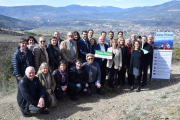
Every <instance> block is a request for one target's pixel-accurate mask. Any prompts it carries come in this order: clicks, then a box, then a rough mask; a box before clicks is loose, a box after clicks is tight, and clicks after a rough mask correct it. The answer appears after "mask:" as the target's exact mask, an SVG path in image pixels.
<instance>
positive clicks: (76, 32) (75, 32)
mask: <svg viewBox="0 0 180 120" xmlns="http://www.w3.org/2000/svg"><path fill="white" fill-rule="evenodd" d="M73 34H74V35H75V34H77V36H78V40H79V39H80V35H79V33H78V31H74V32H73Z"/></svg>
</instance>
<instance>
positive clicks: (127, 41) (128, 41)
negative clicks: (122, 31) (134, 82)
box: [125, 38, 132, 85]
mask: <svg viewBox="0 0 180 120" xmlns="http://www.w3.org/2000/svg"><path fill="white" fill-rule="evenodd" d="M125 46H126V48H127V67H128V71H129V64H130V54H131V49H132V43H131V39H130V38H126V43H125ZM127 74H128V85H130V81H131V75H130V74H129V73H128V72H127Z"/></svg>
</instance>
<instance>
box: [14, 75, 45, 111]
mask: <svg viewBox="0 0 180 120" xmlns="http://www.w3.org/2000/svg"><path fill="white" fill-rule="evenodd" d="M33 81H35V82H36V86H37V89H36V92H37V93H38V95H39V98H44V97H45V93H46V90H45V89H44V87H43V86H42V84H41V83H40V81H39V79H38V78H37V77H34V79H33ZM17 102H18V105H19V107H20V109H21V111H22V112H23V113H29V105H30V104H33V105H35V106H37V104H38V100H36V99H35V98H32V97H31V95H30V93H29V79H28V78H27V76H26V75H25V76H24V77H23V78H22V79H21V80H20V81H19V83H18V94H17Z"/></svg>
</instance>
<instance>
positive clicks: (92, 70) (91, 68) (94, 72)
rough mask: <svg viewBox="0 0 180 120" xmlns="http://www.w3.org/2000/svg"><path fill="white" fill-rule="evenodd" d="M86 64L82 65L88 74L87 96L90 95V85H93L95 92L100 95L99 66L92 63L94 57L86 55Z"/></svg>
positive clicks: (89, 54)
mask: <svg viewBox="0 0 180 120" xmlns="http://www.w3.org/2000/svg"><path fill="white" fill-rule="evenodd" d="M86 60H87V62H85V63H83V66H84V68H85V70H86V73H88V85H89V89H88V91H86V93H87V94H90V93H91V85H92V84H93V85H94V86H95V87H96V89H97V90H96V92H97V93H99V94H100V95H102V94H103V93H102V92H101V70H100V67H99V64H98V63H97V62H95V61H94V55H93V54H91V53H88V54H87V55H86Z"/></svg>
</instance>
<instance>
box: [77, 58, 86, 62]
mask: <svg viewBox="0 0 180 120" xmlns="http://www.w3.org/2000/svg"><path fill="white" fill-rule="evenodd" d="M77 62H80V63H83V62H84V61H83V60H82V59H81V58H79V59H77V60H76V63H77Z"/></svg>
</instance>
